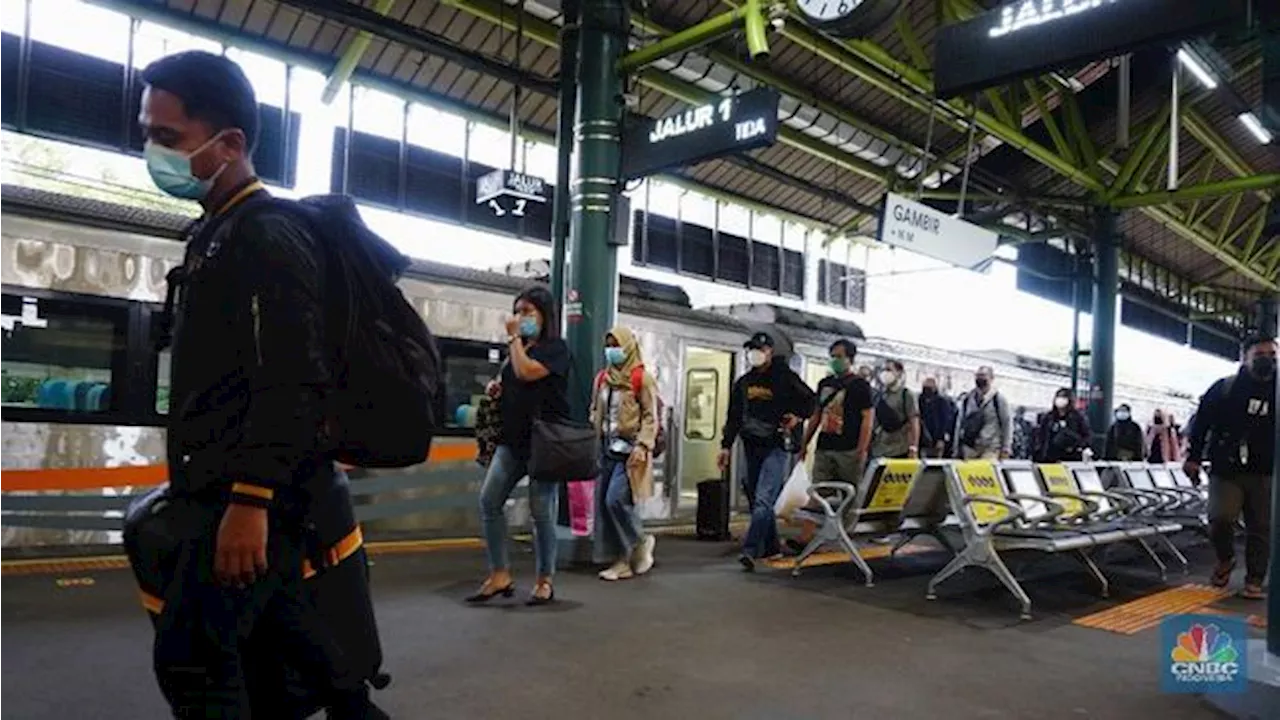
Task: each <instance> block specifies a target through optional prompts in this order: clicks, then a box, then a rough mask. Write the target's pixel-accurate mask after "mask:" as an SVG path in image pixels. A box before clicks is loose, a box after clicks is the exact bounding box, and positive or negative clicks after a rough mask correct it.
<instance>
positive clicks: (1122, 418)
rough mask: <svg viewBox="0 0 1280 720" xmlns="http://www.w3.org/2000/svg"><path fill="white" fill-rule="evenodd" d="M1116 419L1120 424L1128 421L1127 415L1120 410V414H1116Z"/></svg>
mask: <svg viewBox="0 0 1280 720" xmlns="http://www.w3.org/2000/svg"><path fill="white" fill-rule="evenodd" d="M1116 419H1117V420H1119V421H1120V422H1124V421H1126V420H1128V419H1129V413H1127V412H1125V411H1124V410H1121V411H1120V412H1118V413H1116Z"/></svg>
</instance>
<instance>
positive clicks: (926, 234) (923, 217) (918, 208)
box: [880, 193, 1000, 269]
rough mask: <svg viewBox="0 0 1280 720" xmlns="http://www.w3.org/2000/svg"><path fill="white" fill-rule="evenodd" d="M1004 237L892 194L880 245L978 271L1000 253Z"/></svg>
mask: <svg viewBox="0 0 1280 720" xmlns="http://www.w3.org/2000/svg"><path fill="white" fill-rule="evenodd" d="M999 241H1000V236H999V235H997V234H996V233H994V232H991V231H990V230H987V229H984V228H980V227H978V226H977V225H974V224H972V223H967V222H965V221H964V220H961V219H959V218H956V217H952V216H951V215H948V214H947V213H944V212H942V211H941V210H935V209H934V208H931V207H929V206H928V205H924V204H922V203H918V202H916V201H914V200H909V199H907V198H905V197H903V196H901V195H897V194H894V193H889V194H888V195H886V196H885V200H884V210H883V214H882V215H881V218H880V242H883V243H887V244H889V245H893V246H895V247H900V248H903V249H906V250H910V251H912V252H917V253H920V254H921V255H927V256H929V257H931V258H935V259H937V260H941V261H943V262H947V263H951V264H952V265H958V266H960V267H964V268H971V269H976V268H978V267H979V266H981V265H982V264H983V263H985V262H986V261H987V260H988V259H989V258H990V257H991V255H992V253H994V252H995V251H996V245H997V244H998V243H999Z"/></svg>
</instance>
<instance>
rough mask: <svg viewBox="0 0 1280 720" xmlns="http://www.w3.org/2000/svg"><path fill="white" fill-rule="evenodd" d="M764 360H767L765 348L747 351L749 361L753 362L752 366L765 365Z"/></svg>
mask: <svg viewBox="0 0 1280 720" xmlns="http://www.w3.org/2000/svg"><path fill="white" fill-rule="evenodd" d="M764 360H765V358H764V351H763V350H748V351H747V362H749V363H751V367H755V368H758V367H760V366H761V365H764Z"/></svg>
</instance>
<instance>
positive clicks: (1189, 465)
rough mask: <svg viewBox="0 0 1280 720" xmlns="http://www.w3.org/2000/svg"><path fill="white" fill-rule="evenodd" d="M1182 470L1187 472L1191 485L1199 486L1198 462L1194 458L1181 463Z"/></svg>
mask: <svg viewBox="0 0 1280 720" xmlns="http://www.w3.org/2000/svg"><path fill="white" fill-rule="evenodd" d="M1182 472H1184V473H1186V474H1187V477H1188V478H1190V479H1191V483H1192V484H1193V485H1195V486H1196V487H1199V486H1200V463H1198V462H1196V461H1195V460H1188V461H1186V462H1184V463H1182Z"/></svg>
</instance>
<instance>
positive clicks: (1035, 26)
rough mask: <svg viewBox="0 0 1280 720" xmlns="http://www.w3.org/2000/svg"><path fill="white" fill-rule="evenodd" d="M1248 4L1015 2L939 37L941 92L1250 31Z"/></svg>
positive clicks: (1240, 0) (1210, 0)
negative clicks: (1221, 32) (1223, 32)
mask: <svg viewBox="0 0 1280 720" xmlns="http://www.w3.org/2000/svg"><path fill="white" fill-rule="evenodd" d="M1247 1H1248V0H1013V1H1012V2H1007V3H1005V4H1004V5H1003V6H1002V7H1000V8H997V9H995V10H991V11H989V12H985V13H983V14H981V15H979V16H977V17H975V18H973V19H972V20H967V21H965V22H960V23H954V24H951V25H946V26H944V27H942V28H941V29H939V30H938V35H937V40H936V42H935V43H934V61H933V67H934V88H935V90H936V91H937V94H938V96H939V97H942V98H950V97H955V96H956V95H962V94H965V93H970V92H974V91H976V90H982V89H984V88H988V87H993V86H996V85H1003V84H1005V83H1007V82H1009V81H1011V80H1014V79H1017V78H1020V77H1031V76H1035V75H1043V74H1044V73H1046V72H1049V71H1051V70H1056V69H1059V68H1062V67H1066V66H1070V65H1076V64H1082V63H1087V62H1092V61H1095V60H1105V59H1107V58H1110V57H1115V56H1116V55H1122V54H1124V53H1127V52H1132V51H1133V50H1137V49H1139V48H1141V47H1145V46H1147V45H1152V44H1157V43H1163V42H1172V41H1175V40H1181V39H1184V38H1187V37H1191V36H1195V35H1202V34H1204V33H1206V32H1208V31H1211V30H1214V29H1216V28H1218V27H1221V26H1224V25H1228V24H1230V23H1232V22H1238V23H1240V27H1241V28H1243V27H1244V22H1245V17H1246V8H1245V5H1246V2H1247Z"/></svg>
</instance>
